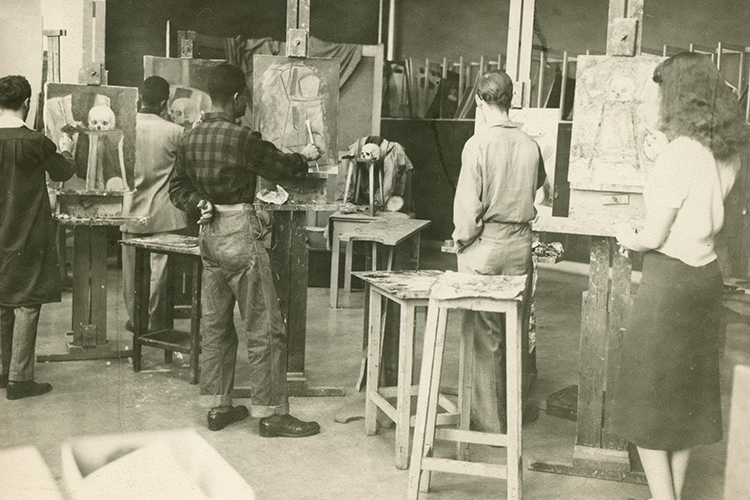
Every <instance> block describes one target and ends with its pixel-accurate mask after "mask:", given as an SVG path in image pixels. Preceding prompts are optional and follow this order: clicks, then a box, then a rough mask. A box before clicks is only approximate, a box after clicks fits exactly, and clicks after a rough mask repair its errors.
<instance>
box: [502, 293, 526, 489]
mask: <svg viewBox="0 0 750 500" xmlns="http://www.w3.org/2000/svg"><path fill="white" fill-rule="evenodd" d="M520 307H521V305H520V303H516V307H514V308H512V309H511V310H510V311H509V312H508V313H507V314H506V315H505V321H506V323H505V331H506V335H505V345H506V349H507V351H506V352H507V354H506V381H507V382H506V383H507V390H506V393H507V398H506V399H507V400H508V401H507V405H506V406H507V412H508V413H507V416H506V418H507V421H508V449H507V451H508V499H509V500H519V499H520V498H521V496H522V494H523V491H522V485H523V480H522V475H523V464H522V461H523V457H522V450H523V448H522V445H523V443H522V437H521V436H522V435H521V425H522V423H521V391H522V388H521V366H522V356H523V353H522V347H521V345H522V342H521V335H522V326H521V323H522V318H521V314H520Z"/></svg>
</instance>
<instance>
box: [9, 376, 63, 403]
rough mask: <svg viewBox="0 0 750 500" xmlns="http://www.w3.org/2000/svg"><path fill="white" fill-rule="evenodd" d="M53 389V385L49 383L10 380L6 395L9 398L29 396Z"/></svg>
mask: <svg viewBox="0 0 750 500" xmlns="http://www.w3.org/2000/svg"><path fill="white" fill-rule="evenodd" d="M51 390H52V386H51V385H50V384H47V383H42V384H39V383H37V382H34V381H33V380H27V381H25V382H13V381H9V382H8V392H7V394H6V397H7V398H8V399H21V398H28V397H31V396H40V395H42V394H44V393H46V392H49V391H51Z"/></svg>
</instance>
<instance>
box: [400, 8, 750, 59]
mask: <svg viewBox="0 0 750 500" xmlns="http://www.w3.org/2000/svg"><path fill="white" fill-rule="evenodd" d="M509 5H510V1H509V0H502V1H499V0H430V1H429V2H427V1H424V0H397V8H396V18H397V29H396V33H397V47H396V49H397V50H396V54H397V55H398V56H399V57H413V58H415V59H416V60H424V59H425V58H430V59H431V60H441V59H442V58H443V57H447V58H449V59H453V60H454V61H457V59H458V56H460V55H463V56H464V59H465V60H466V59H468V60H474V61H478V60H479V56H481V55H484V56H485V57H489V58H490V59H496V58H497V54H498V53H503V54H504V53H505V46H506V42H507V38H508V34H507V33H508V32H507V28H508V9H509ZM608 5H609V2H607V1H606V0H536V13H537V21H538V24H539V26H540V28H541V31H542V32H543V33H544V36H545V38H546V41H547V45H548V47H549V48H550V49H551V50H553V51H556V52H558V53H561V52H562V51H563V50H567V51H569V52H570V53H572V54H581V53H585V52H586V50H590V51H591V52H592V53H600V54H603V53H604V51H605V48H606V42H607V15H608ZM749 25H750V2H744V1H743V2H738V1H737V0H714V1H712V2H704V1H703V0H660V1H650V0H646V1H645V17H644V31H643V33H644V35H643V46H644V47H653V48H657V49H658V48H661V47H662V46H663V45H664V44H668V45H672V46H679V47H688V46H689V44H690V43H691V42H692V43H696V44H700V45H708V46H714V47H715V46H716V43H717V42H719V41H722V42H725V43H731V44H736V45H741V46H748V45H750V36H749V35H748V32H747V26H749ZM534 43H537V44H538V43H539V39H538V38H536V37H535V39H534Z"/></svg>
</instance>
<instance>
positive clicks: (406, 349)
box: [353, 271, 458, 469]
mask: <svg viewBox="0 0 750 500" xmlns="http://www.w3.org/2000/svg"><path fill="white" fill-rule="evenodd" d="M353 274H354V275H355V276H357V277H358V278H360V279H361V280H363V281H364V282H365V283H366V284H367V285H368V286H369V287H370V307H369V309H370V311H369V320H368V325H367V326H368V328H367V388H366V391H365V394H366V396H365V433H366V434H367V435H368V436H372V435H374V434H375V433H376V432H377V428H378V423H377V413H378V408H380V409H381V410H382V411H383V412H384V413H385V414H386V415H387V416H388V418H390V419H391V420H393V422H395V423H396V468H398V469H406V468H407V466H408V465H409V428H410V426H411V422H412V419H413V417H412V415H411V409H412V403H411V398H412V396H416V394H417V390H418V389H419V387H418V386H417V385H413V384H412V366H413V364H414V331H415V326H416V325H415V319H416V318H415V310H416V308H418V307H422V308H424V307H427V303H428V299H429V295H430V287H431V286H432V284H433V283H434V282H435V281H436V280H437V279H438V278H439V277H440V276H442V275H443V272H442V271H372V272H355V273H353ZM384 300H391V301H393V302H395V303H397V304H399V306H400V309H401V314H400V316H401V317H400V322H399V323H400V324H399V346H398V377H397V385H396V386H395V387H381V386H380V366H381V361H382V355H383V333H384V330H385V321H384V315H385V312H386V311H387V310H388V308H387V307H385V304H384ZM394 397H395V398H396V405H395V406H394V405H393V404H392V403H391V402H390V401H388V399H387V398H391V399H392V398H394ZM439 404H440V406H441V407H442V408H443V409H444V410H445V413H441V414H440V417H439V418H438V421H439V422H440V423H441V424H448V423H456V422H458V419H457V413H456V405H455V404H453V403H452V402H451V401H449V400H448V399H447V398H446V397H444V396H442V395H440V396H439Z"/></svg>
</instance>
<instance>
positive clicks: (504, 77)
mask: <svg viewBox="0 0 750 500" xmlns="http://www.w3.org/2000/svg"><path fill="white" fill-rule="evenodd" d="M477 95H478V96H479V98H480V99H482V100H483V101H484V102H486V103H488V104H494V105H495V106H499V107H501V108H503V109H504V110H506V111H507V110H509V109H510V103H511V100H512V98H513V80H511V78H510V76H508V74H507V73H506V72H504V71H500V70H499V69H493V70H492V71H488V72H487V73H485V74H484V75H482V78H480V79H479V83H478V84H477Z"/></svg>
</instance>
